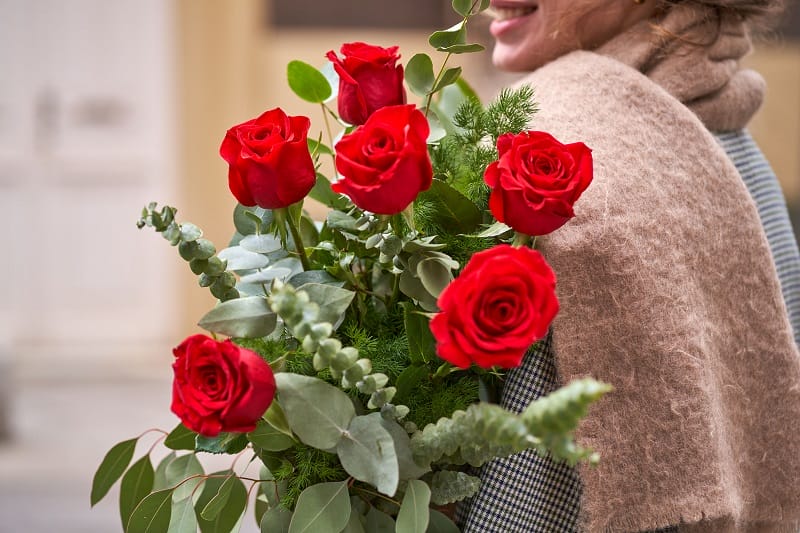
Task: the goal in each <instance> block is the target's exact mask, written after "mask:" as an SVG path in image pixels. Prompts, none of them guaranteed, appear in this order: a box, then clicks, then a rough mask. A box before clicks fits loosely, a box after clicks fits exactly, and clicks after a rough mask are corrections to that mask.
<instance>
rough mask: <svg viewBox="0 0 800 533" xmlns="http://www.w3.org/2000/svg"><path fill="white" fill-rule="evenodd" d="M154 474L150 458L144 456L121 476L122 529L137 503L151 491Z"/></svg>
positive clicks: (120, 506)
mask: <svg viewBox="0 0 800 533" xmlns="http://www.w3.org/2000/svg"><path fill="white" fill-rule="evenodd" d="M154 474H155V473H154V472H153V463H151V462H150V456H149V455H145V456H143V457H142V458H141V459H139V460H138V461H136V462H135V463H133V465H132V466H131V467H130V468H129V469H128V471H127V472H125V475H124V476H122V482H121V483H120V488H119V516H120V518H122V527H123V528H124V527H125V525H126V524H127V523H128V520H130V517H131V513H132V512H133V510H134V509H135V508H136V506H137V505H139V502H141V501H142V500H143V499H144V497H145V496H147V495H148V494H150V491H151V490H153V478H154Z"/></svg>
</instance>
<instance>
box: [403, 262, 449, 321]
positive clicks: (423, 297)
mask: <svg viewBox="0 0 800 533" xmlns="http://www.w3.org/2000/svg"><path fill="white" fill-rule="evenodd" d="M400 291H401V292H402V293H403V294H405V295H406V296H408V297H410V298H413V299H414V300H415V301H416V302H417V303H418V304H419V305H420V306H421V307H422V308H423V309H425V310H426V311H431V312H435V311H438V310H439V308H438V306H437V305H436V298H434V297H433V296H431V294H430V293H429V292H428V291H427V290H426V289H425V287H424V286H423V285H422V282H421V281H420V280H419V278H416V277H414V276H413V275H412V274H411V273H410V272H409V271H408V270H404V271H403V273H402V274H400Z"/></svg>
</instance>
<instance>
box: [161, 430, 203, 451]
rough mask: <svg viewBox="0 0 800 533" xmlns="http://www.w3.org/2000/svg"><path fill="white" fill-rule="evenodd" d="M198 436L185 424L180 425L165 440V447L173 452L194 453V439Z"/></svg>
mask: <svg viewBox="0 0 800 533" xmlns="http://www.w3.org/2000/svg"><path fill="white" fill-rule="evenodd" d="M196 435H197V433H195V432H194V431H192V430H191V429H189V428H187V427H186V426H184V425H183V424H178V425H177V426H175V429H173V430H172V431H171V432H170V434H169V435H167V438H166V439H165V440H164V446H166V447H167V448H169V449H171V450H191V451H194V438H195V436H196Z"/></svg>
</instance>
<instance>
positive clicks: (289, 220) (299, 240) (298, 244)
mask: <svg viewBox="0 0 800 533" xmlns="http://www.w3.org/2000/svg"><path fill="white" fill-rule="evenodd" d="M286 224H287V225H288V226H289V231H290V232H291V234H292V239H293V240H294V247H295V250H297V255H299V256H300V263H301V264H302V265H303V270H311V263H309V262H308V256H307V255H306V247H305V245H303V237H301V236H300V232H299V231H298V230H297V225H296V224H295V223H294V217H292V214H291V213H289V212H288V210H287V213H286Z"/></svg>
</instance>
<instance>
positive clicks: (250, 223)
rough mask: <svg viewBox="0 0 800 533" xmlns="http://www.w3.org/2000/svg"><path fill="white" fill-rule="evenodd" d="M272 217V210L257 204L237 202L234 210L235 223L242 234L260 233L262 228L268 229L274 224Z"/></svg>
mask: <svg viewBox="0 0 800 533" xmlns="http://www.w3.org/2000/svg"><path fill="white" fill-rule="evenodd" d="M272 219H273V217H272V211H270V210H268V209H263V208H261V207H257V206H254V207H245V206H243V205H242V204H236V208H235V209H234V210H233V225H234V226H236V231H238V232H239V233H241V234H242V235H253V234H254V233H260V231H261V229H264V230H266V228H268V227H269V225H270V224H272Z"/></svg>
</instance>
